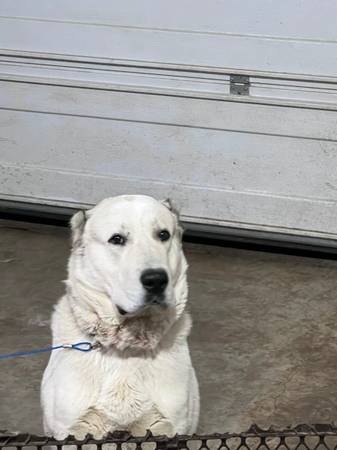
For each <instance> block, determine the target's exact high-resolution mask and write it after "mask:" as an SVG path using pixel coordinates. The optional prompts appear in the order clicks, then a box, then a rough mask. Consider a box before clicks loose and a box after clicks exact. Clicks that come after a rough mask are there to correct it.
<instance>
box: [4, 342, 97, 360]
mask: <svg viewBox="0 0 337 450" xmlns="http://www.w3.org/2000/svg"><path fill="white" fill-rule="evenodd" d="M60 348H70V349H73V350H78V351H80V352H90V351H91V350H93V349H94V348H96V344H92V343H91V342H77V344H62V345H56V346H54V347H52V346H51V347H45V348H38V349H36V350H30V351H28V352H16V353H7V354H3V355H0V359H7V358H16V357H17V356H29V355H35V354H36V353H45V352H52V351H53V350H58V349H60Z"/></svg>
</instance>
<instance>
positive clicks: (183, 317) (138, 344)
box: [66, 271, 191, 354]
mask: <svg viewBox="0 0 337 450" xmlns="http://www.w3.org/2000/svg"><path fill="white" fill-rule="evenodd" d="M66 285H67V295H66V300H67V302H68V304H69V307H70V310H71V313H72V316H73V319H74V321H75V322H76V325H77V327H78V328H79V329H80V330H81V332H82V333H83V334H85V335H87V336H88V337H90V338H91V339H92V340H94V341H96V342H98V343H99V344H101V346H102V348H103V350H105V351H109V350H114V351H117V352H118V353H122V354H126V353H128V354H130V353H131V354H139V353H144V352H145V353H149V352H150V353H153V352H155V351H156V350H157V349H158V348H159V346H163V345H168V343H169V341H170V339H169V335H170V334H171V333H170V331H172V333H173V334H174V335H176V334H177V333H178V334H180V335H181V336H183V337H184V338H186V336H187V335H188V334H189V330H190V327H191V321H190V318H189V315H188V314H187V313H186V312H185V306H186V301H187V291H188V288H187V282H186V276H185V271H184V273H182V274H181V276H180V277H179V278H178V280H177V283H176V285H175V289H174V292H175V299H176V302H175V305H174V306H173V307H168V308H166V309H161V308H158V306H153V307H149V308H146V309H144V311H143V312H141V313H139V314H137V315H134V316H121V315H119V314H118V313H117V311H116V310H115V308H114V306H113V305H112V303H111V300H110V299H109V297H108V296H107V295H106V294H105V293H104V292H100V291H97V290H94V289H92V288H90V287H88V286H87V285H84V284H83V283H82V282H80V281H78V280H71V281H67V282H66Z"/></svg>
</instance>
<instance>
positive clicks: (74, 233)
mask: <svg viewBox="0 0 337 450" xmlns="http://www.w3.org/2000/svg"><path fill="white" fill-rule="evenodd" d="M85 222H86V214H85V211H78V212H77V213H75V214H74V215H73V216H72V218H71V220H70V227H71V237H72V244H73V247H78V246H79V245H80V244H81V242H82V235H83V231H84V226H85Z"/></svg>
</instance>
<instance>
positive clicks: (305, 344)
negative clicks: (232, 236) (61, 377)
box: [0, 221, 337, 433]
mask: <svg viewBox="0 0 337 450" xmlns="http://www.w3.org/2000/svg"><path fill="white" fill-rule="evenodd" d="M185 250H186V254H187V258H188V261H189V263H190V273H189V280H190V307H191V311H192V315H193V318H194V329H193V333H192V336H191V339H190V342H191V351H192V357H193V360H194V364H195V367H196V370H197V374H198V378H199V381H200V387H201V396H202V408H201V419H200V431H201V432H215V431H234V430H244V429H246V428H247V427H248V426H249V425H250V424H251V423H253V422H255V423H258V424H260V425H261V426H266V425H270V424H275V425H279V426H285V425H288V424H296V423H303V422H307V423H317V422H331V421H334V420H336V418H337V340H336V337H337V334H336V328H337V302H336V291H337V276H336V275H337V261H328V260H320V259H310V258H304V257H295V256H285V255H279V254H269V253H262V252H253V251H246V250H237V249H231V248H220V247H210V246H201V245H195V244H186V245H185ZM67 255H68V231H67V230H66V229H63V228H57V227H51V226H41V225H32V224H26V223H18V222H8V221H0V286H1V289H0V304H1V309H0V353H4V352H11V351H15V350H20V349H30V348H36V347H43V346H45V345H48V344H49V343H50V331H49V317H50V313H51V310H52V306H53V304H54V303H55V301H56V300H57V298H58V297H59V296H60V295H61V294H62V292H63V285H62V282H61V281H62V280H63V279H64V278H65V276H66V272H65V267H66V261H67ZM47 360H48V356H47V355H38V356H34V357H30V358H20V359H15V360H4V361H2V362H0V380H1V383H0V429H9V430H20V431H29V432H39V433H41V432H42V427H41V413H40V407H39V384H40V379H41V375H42V371H43V369H44V367H45V365H46V363H47Z"/></svg>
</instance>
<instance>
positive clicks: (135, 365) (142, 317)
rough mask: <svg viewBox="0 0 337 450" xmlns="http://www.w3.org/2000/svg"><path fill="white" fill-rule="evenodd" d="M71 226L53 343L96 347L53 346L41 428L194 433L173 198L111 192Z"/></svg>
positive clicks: (195, 394)
mask: <svg viewBox="0 0 337 450" xmlns="http://www.w3.org/2000/svg"><path fill="white" fill-rule="evenodd" d="M71 228H72V252H71V255H70V259H69V265H68V280H67V282H66V292H65V294H64V296H63V297H62V298H61V299H60V300H59V302H58V303H57V305H56V307H55V311H54V313H53V317H52V333H53V343H54V344H60V343H62V344H64V343H68V344H73V343H77V342H81V341H87V342H91V343H92V344H93V346H94V348H93V350H91V351H90V352H87V353H85V352H80V351H75V350H72V349H65V350H62V351H58V352H54V353H53V354H52V355H51V358H50V361H49V363H48V366H47V368H46V370H45V373H44V376H43V381H42V393H41V399H42V407H43V412H44V427H45V432H46V433H47V434H52V435H54V436H56V437H60V438H62V437H64V436H66V435H68V434H75V436H76V437H82V436H83V435H85V434H87V433H92V434H93V435H94V436H97V437H101V436H102V435H104V434H106V433H108V432H109V431H111V432H112V431H114V430H117V429H118V430H128V431H130V432H131V433H133V434H134V435H143V434H144V433H145V431H146V430H148V429H149V430H151V431H152V432H153V433H154V434H166V435H172V434H175V433H183V434H185V433H193V432H194V431H195V430H196V427H197V422H198V416H199V390H198V384H197V380H196V377H195V373H194V369H193V367H192V364H191V359H190V354H189V349H188V344H187V337H188V334H189V331H190V328H191V319H190V316H189V314H188V312H187V311H186V302H187V282H186V270H187V263H186V260H185V257H184V254H183V251H182V244H181V235H182V232H181V228H180V226H179V223H178V219H177V216H176V214H175V213H174V211H172V208H171V205H170V203H169V202H167V201H164V202H158V201H156V200H154V199H153V198H151V197H146V196H120V197H115V198H108V199H105V200H103V201H102V202H101V203H99V204H98V205H97V206H95V207H94V208H93V209H91V210H88V211H80V212H78V213H76V214H75V215H74V216H73V218H72V220H71Z"/></svg>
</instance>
